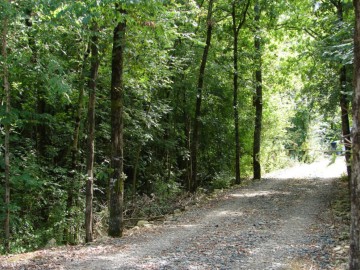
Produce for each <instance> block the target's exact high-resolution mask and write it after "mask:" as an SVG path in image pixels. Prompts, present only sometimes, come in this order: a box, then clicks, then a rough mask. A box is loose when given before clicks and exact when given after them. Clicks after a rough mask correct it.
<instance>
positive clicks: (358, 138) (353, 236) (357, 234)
mask: <svg viewBox="0 0 360 270" xmlns="http://www.w3.org/2000/svg"><path fill="white" fill-rule="evenodd" d="M353 3H354V8H355V34H354V86H355V89H354V98H353V130H352V135H353V145H352V151H353V155H352V156H353V159H352V173H351V228H350V270H358V269H360V227H359V226H360V1H359V0H354V2H353Z"/></svg>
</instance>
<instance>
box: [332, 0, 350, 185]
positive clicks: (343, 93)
mask: <svg viewBox="0 0 360 270" xmlns="http://www.w3.org/2000/svg"><path fill="white" fill-rule="evenodd" d="M332 2H333V4H334V5H335V6H336V9H337V16H338V20H339V27H342V24H343V22H344V14H343V12H344V11H343V1H342V0H338V1H332ZM346 77H347V70H346V66H345V65H344V64H343V65H342V66H341V68H340V76H339V78H340V79H339V84H340V109H341V130H342V137H343V140H344V145H345V161H346V168H347V173H348V177H349V179H350V178H351V141H350V123H349V99H348V95H347V89H346V85H347V80H346Z"/></svg>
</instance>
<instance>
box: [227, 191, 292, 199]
mask: <svg viewBox="0 0 360 270" xmlns="http://www.w3.org/2000/svg"><path fill="white" fill-rule="evenodd" d="M290 194H291V192H280V191H275V190H260V191H253V192H246V193H241V194H240V193H236V194H231V195H230V196H231V197H235V198H253V197H258V196H272V195H290Z"/></svg>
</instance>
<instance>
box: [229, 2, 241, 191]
mask: <svg viewBox="0 0 360 270" xmlns="http://www.w3.org/2000/svg"><path fill="white" fill-rule="evenodd" d="M231 17H232V22H233V23H232V29H233V38H234V44H233V57H234V60H233V61H234V62H233V65H234V77H233V86H234V88H233V96H234V98H233V108H234V125H235V184H237V185H238V184H240V183H241V178H240V138H239V106H238V91H239V66H238V57H239V56H238V40H239V32H238V30H237V25H236V5H235V3H233V4H232V13H231Z"/></svg>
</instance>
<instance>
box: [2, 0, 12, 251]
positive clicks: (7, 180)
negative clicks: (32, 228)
mask: <svg viewBox="0 0 360 270" xmlns="http://www.w3.org/2000/svg"><path fill="white" fill-rule="evenodd" d="M8 3H9V5H10V4H11V0H9V1H8ZM8 24H9V16H8V15H7V14H5V17H4V19H3V22H2V33H1V56H2V58H3V59H2V62H3V87H4V92H5V106H6V108H5V113H6V116H7V117H8V119H7V120H6V121H5V123H4V128H5V143H4V146H5V198H4V205H5V221H4V232H5V238H4V248H5V251H6V252H10V122H9V116H10V84H9V70H8V64H7V58H8V57H7V35H8Z"/></svg>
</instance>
